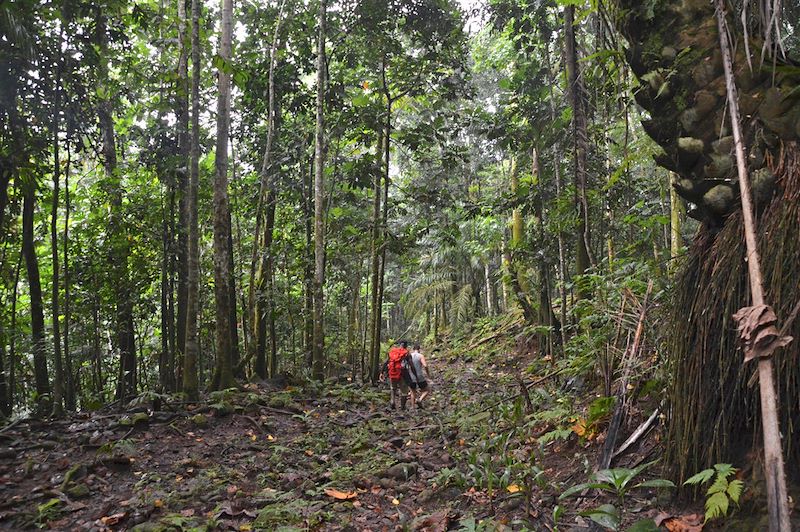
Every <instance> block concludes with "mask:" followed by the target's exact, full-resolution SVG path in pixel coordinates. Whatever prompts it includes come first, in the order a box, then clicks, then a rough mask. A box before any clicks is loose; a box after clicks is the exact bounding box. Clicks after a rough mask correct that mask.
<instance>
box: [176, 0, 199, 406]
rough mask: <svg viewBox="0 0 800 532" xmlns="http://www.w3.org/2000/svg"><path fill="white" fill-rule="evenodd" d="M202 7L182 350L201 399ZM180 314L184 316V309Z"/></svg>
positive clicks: (195, 29) (186, 377) (195, 42)
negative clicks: (199, 203)
mask: <svg viewBox="0 0 800 532" xmlns="http://www.w3.org/2000/svg"><path fill="white" fill-rule="evenodd" d="M178 1H179V2H181V1H183V0H178ZM200 9H201V6H200V0H192V95H191V98H192V129H191V138H190V139H189V183H188V187H187V194H186V207H185V208H186V217H187V225H188V230H189V232H188V238H187V246H188V249H187V255H186V259H187V268H186V274H187V275H186V310H185V320H186V323H185V324H184V328H183V330H184V348H183V350H182V353H183V356H182V362H183V371H182V373H183V375H182V376H183V380H182V385H183V387H182V389H183V392H184V393H185V394H186V396H187V397H188V398H189V400H191V401H196V400H197V399H198V396H199V387H200V386H199V374H198V370H197V366H198V357H199V355H200V344H199V338H198V334H199V333H198V326H197V315H198V312H199V307H200V305H199V298H200V288H199V278H200V230H199V222H198V219H197V194H198V188H199V181H200V69H201V68H202V65H201V63H200ZM179 291H180V290H179ZM179 307H180V305H179ZM178 314H179V317H178V319H179V320H180V311H179V312H178ZM179 340H180V339H179Z"/></svg>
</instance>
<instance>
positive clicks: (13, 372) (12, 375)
mask: <svg viewBox="0 0 800 532" xmlns="http://www.w3.org/2000/svg"><path fill="white" fill-rule="evenodd" d="M23 259H24V258H23V256H22V254H20V256H19V259H17V267H16V268H15V269H14V286H13V287H12V290H11V338H10V341H9V346H8V366H9V367H8V406H9V409H10V410H11V412H13V411H14V397H15V395H16V389H17V295H18V293H19V273H20V270H21V269H22V261H23Z"/></svg>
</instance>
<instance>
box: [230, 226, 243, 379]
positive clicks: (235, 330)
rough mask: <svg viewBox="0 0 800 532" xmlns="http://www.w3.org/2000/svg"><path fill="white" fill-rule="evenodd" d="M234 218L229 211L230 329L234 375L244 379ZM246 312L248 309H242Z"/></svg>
mask: <svg viewBox="0 0 800 532" xmlns="http://www.w3.org/2000/svg"><path fill="white" fill-rule="evenodd" d="M232 220H233V218H232V216H231V214H230V211H228V273H229V275H230V279H229V280H228V290H229V294H228V300H229V301H230V306H231V308H230V314H229V315H228V316H229V321H230V328H231V365H232V366H233V375H234V377H237V378H244V371H243V368H240V366H239V362H240V361H241V355H240V353H239V312H238V309H237V304H236V303H237V301H238V298H237V297H236V265H235V262H234V260H233V222H232ZM242 311H244V312H246V309H242Z"/></svg>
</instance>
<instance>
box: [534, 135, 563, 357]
mask: <svg viewBox="0 0 800 532" xmlns="http://www.w3.org/2000/svg"><path fill="white" fill-rule="evenodd" d="M531 173H532V177H533V179H532V181H531V186H532V187H536V186H538V187H539V194H538V196H539V197H538V201H536V200H535V201H534V222H535V226H536V230H537V233H538V234H537V235H536V236H537V237H538V240H539V242H540V243H541V244H540V245H544V242H545V241H546V236H545V231H544V188H545V187H544V184H543V183H542V182H541V170H540V167H539V151H538V150H537V149H536V148H534V149H533V151H532V152H531ZM538 255H539V261H538V263H539V264H538V268H539V315H538V321H539V324H540V325H547V326H548V327H551V328H552V330H551V331H550V332H549V333H548V334H547V335H546V337H544V336H543V337H542V338H541V340H540V346H539V347H540V349H542V351H543V352H544V353H545V354H549V355H550V356H551V357H552V356H553V355H554V353H553V350H552V345H553V344H557V343H560V342H561V323H559V321H558V318H556V315H555V313H554V312H553V303H552V301H551V299H550V275H549V271H550V268H549V265H548V264H547V260H546V258H545V253H544V250H541V251H540V252H539V253H538Z"/></svg>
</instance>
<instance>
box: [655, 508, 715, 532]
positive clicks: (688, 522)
mask: <svg viewBox="0 0 800 532" xmlns="http://www.w3.org/2000/svg"><path fill="white" fill-rule="evenodd" d="M653 521H655V523H656V526H663V527H664V528H666V529H667V530H669V531H670V532H701V531H702V530H703V516H702V515H700V514H686V515H681V516H674V515H670V514H668V513H666V512H661V513H660V514H658V515H657V516H656V517H655V518H654V519H653Z"/></svg>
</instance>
